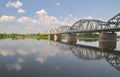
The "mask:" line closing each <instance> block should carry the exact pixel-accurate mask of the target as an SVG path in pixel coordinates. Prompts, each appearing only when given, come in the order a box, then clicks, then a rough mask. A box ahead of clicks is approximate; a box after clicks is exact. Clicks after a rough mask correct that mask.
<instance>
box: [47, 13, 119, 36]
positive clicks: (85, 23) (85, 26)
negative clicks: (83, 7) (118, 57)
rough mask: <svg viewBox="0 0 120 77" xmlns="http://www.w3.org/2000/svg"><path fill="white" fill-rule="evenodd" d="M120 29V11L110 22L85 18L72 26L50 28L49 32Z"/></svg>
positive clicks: (112, 30) (109, 30)
mask: <svg viewBox="0 0 120 77" xmlns="http://www.w3.org/2000/svg"><path fill="white" fill-rule="evenodd" d="M115 31H120V13H119V14H117V15H116V16H114V17H112V18H111V19H110V20H109V21H108V22H105V21H101V20H94V19H83V20H79V21H77V22H75V23H74V24H73V25H72V26H71V27H70V26H60V27H59V28H57V29H54V30H50V31H49V32H48V33H47V34H56V33H61V34H62V33H63V34H65V33H72V32H74V33H85V32H115Z"/></svg>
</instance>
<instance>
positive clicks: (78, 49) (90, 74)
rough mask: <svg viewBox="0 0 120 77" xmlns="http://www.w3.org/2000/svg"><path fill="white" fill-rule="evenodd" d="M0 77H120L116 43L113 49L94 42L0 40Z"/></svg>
mask: <svg viewBox="0 0 120 77" xmlns="http://www.w3.org/2000/svg"><path fill="white" fill-rule="evenodd" d="M0 77H120V41H119V39H118V41H117V45H116V48H115V49H114V50H113V49H112V50H102V49H100V48H99V42H98V40H94V41H83V40H81V41H80V40H78V41H77V44H75V45H70V44H68V43H66V42H65V40H64V41H63V42H54V41H48V40H35V39H21V40H11V39H3V40H0Z"/></svg>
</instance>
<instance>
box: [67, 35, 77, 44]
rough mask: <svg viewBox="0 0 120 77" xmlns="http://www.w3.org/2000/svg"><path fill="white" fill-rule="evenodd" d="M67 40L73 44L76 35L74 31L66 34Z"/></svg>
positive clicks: (75, 40)
mask: <svg viewBox="0 0 120 77" xmlns="http://www.w3.org/2000/svg"><path fill="white" fill-rule="evenodd" d="M67 42H68V43H70V44H75V43H76V42H77V35H76V33H69V34H67Z"/></svg>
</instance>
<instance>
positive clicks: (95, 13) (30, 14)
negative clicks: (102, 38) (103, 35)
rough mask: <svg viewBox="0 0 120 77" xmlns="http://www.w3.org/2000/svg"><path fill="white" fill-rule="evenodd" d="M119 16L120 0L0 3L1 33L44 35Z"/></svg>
mask: <svg viewBox="0 0 120 77" xmlns="http://www.w3.org/2000/svg"><path fill="white" fill-rule="evenodd" d="M119 12H120V0H0V33H41V32H44V31H47V30H50V29H53V28H58V27H59V26H72V24H74V23H75V22H76V21H78V20H80V19H99V20H104V21H108V20H109V19H110V18H111V17H113V16H114V15H116V14H117V13H119Z"/></svg>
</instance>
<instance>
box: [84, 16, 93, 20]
mask: <svg viewBox="0 0 120 77" xmlns="http://www.w3.org/2000/svg"><path fill="white" fill-rule="evenodd" d="M85 19H93V17H92V16H88V17H85Z"/></svg>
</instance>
